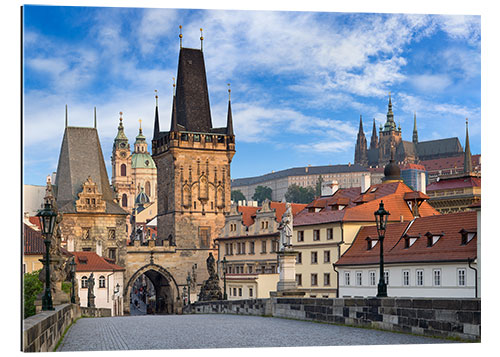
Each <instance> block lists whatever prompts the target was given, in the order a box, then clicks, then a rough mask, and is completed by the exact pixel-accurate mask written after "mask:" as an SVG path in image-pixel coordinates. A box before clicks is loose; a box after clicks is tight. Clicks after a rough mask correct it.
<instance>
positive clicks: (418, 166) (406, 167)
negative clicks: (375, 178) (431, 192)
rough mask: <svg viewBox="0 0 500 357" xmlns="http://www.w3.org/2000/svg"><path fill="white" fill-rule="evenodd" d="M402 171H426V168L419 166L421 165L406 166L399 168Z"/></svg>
mask: <svg viewBox="0 0 500 357" xmlns="http://www.w3.org/2000/svg"><path fill="white" fill-rule="evenodd" d="M399 167H400V168H401V170H410V169H414V170H422V171H425V166H424V165H419V164H404V165H400V166H399Z"/></svg>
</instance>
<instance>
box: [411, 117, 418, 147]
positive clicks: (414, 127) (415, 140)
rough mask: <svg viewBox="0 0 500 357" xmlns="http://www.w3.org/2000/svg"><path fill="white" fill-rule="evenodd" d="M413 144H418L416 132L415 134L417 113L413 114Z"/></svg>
mask: <svg viewBox="0 0 500 357" xmlns="http://www.w3.org/2000/svg"><path fill="white" fill-rule="evenodd" d="M412 141H413V142H414V143H415V144H416V143H418V132H417V113H414V114H413V140H412Z"/></svg>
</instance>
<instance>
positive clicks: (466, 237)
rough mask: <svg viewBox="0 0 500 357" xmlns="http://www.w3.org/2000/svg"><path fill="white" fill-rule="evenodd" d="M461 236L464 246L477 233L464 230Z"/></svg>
mask: <svg viewBox="0 0 500 357" xmlns="http://www.w3.org/2000/svg"><path fill="white" fill-rule="evenodd" d="M460 234H461V235H462V245H466V244H467V243H469V242H470V241H471V240H473V239H474V237H475V236H476V232H472V231H467V230H465V229H462V230H461V231H460Z"/></svg>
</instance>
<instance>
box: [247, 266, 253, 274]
mask: <svg viewBox="0 0 500 357" xmlns="http://www.w3.org/2000/svg"><path fill="white" fill-rule="evenodd" d="M247 271H248V274H252V273H253V266H251V265H248V266H247Z"/></svg>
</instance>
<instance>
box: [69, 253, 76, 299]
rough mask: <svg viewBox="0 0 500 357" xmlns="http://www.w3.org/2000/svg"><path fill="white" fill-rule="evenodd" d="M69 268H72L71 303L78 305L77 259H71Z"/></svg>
mask: <svg viewBox="0 0 500 357" xmlns="http://www.w3.org/2000/svg"><path fill="white" fill-rule="evenodd" d="M69 266H70V268H71V303H72V304H76V298H75V275H76V263H75V257H74V256H73V257H71V261H70V262H69Z"/></svg>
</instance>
